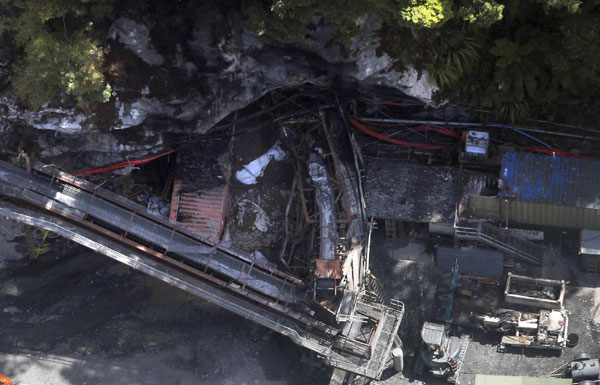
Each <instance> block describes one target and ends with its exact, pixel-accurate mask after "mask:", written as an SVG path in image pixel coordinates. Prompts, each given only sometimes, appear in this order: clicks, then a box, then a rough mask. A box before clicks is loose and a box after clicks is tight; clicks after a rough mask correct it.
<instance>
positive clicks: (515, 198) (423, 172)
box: [0, 87, 600, 384]
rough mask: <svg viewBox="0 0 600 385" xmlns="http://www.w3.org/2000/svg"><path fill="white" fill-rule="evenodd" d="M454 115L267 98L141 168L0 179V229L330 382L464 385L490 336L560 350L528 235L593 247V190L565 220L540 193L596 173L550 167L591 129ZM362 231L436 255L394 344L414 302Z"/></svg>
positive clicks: (580, 166) (402, 105) (360, 99)
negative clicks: (272, 341)
mask: <svg viewBox="0 0 600 385" xmlns="http://www.w3.org/2000/svg"><path fill="white" fill-rule="evenodd" d="M452 111H453V110H452V109H451V108H447V109H446V110H445V113H444V114H442V116H440V114H441V113H440V111H439V110H433V109H429V108H427V107H426V106H424V105H423V104H422V103H420V102H419V101H415V100H404V99H401V98H398V97H394V98H392V97H390V96H389V95H388V96H386V95H378V94H371V95H369V96H365V95H356V94H352V93H343V94H335V93H331V92H329V91H325V90H315V89H314V88H309V87H307V88H306V89H305V90H302V91H300V92H298V91H295V92H294V93H291V92H286V91H277V92H271V93H270V94H268V95H267V96H265V97H264V98H262V99H261V100H260V101H258V102H256V103H254V104H252V105H250V106H248V107H247V108H245V109H243V110H240V111H238V112H236V113H234V114H232V115H231V116H229V117H227V118H226V119H225V120H224V121H222V122H220V123H219V124H217V125H216V126H215V127H213V129H211V130H209V131H208V132H207V133H197V132H195V130H194V128H193V127H183V126H180V127H177V130H175V131H176V132H177V133H172V134H170V135H169V138H168V140H166V141H165V143H164V147H163V148H161V149H160V150H159V151H157V154H158V155H156V156H149V157H146V158H143V159H137V160H133V159H134V157H135V154H129V156H127V159H124V160H123V161H122V162H119V163H116V164H113V165H104V166H102V167H95V168H92V169H86V170H72V169H67V168H65V167H63V170H60V169H59V168H57V167H55V166H49V165H45V164H42V163H34V164H33V165H32V166H31V165H30V166H29V167H30V169H29V170H26V169H23V168H19V167H15V166H14V165H11V164H9V163H4V162H2V163H1V164H0V179H1V180H2V185H1V186H0V193H1V194H2V195H3V196H4V197H5V198H6V199H4V200H2V201H1V203H0V205H1V207H0V214H1V215H3V216H5V217H7V218H10V219H14V220H16V221H19V222H22V223H25V224H28V225H31V226H33V227H37V228H41V229H44V230H46V231H51V232H54V233H57V234H59V235H61V236H63V237H64V238H67V239H70V240H72V241H74V242H76V243H79V244H82V245H84V246H86V247H89V248H91V249H93V250H95V251H97V252H99V253H102V254H104V255H106V256H108V257H110V258H113V259H115V260H117V261H119V262H122V263H125V264H126V265H128V266H131V267H132V268H134V269H137V270H140V271H142V272H144V273H145V274H148V275H151V276H154V277H156V278H158V279H161V280H163V281H165V282H167V283H169V284H171V285H175V286H177V287H179V288H181V289H182V290H185V291H187V292H189V293H192V294H194V295H196V296H198V297H200V298H202V299H204V300H206V301H209V302H211V303H214V304H216V305H218V306H221V307H223V308H225V309H227V310H229V311H231V312H233V313H235V314H238V315H240V316H243V317H245V318H247V319H250V320H252V321H254V322H257V323H258V324H260V325H263V326H265V327H267V328H269V329H271V330H274V331H275V332H278V333H281V334H283V335H286V336H288V337H290V339H291V340H292V341H293V342H294V343H296V344H298V345H300V346H303V347H305V348H307V349H309V350H311V351H313V352H315V353H316V355H317V356H318V357H320V358H322V359H323V360H324V362H325V363H326V364H327V365H329V366H331V367H333V368H334V371H333V375H332V379H331V384H350V383H355V384H359V383H366V382H369V381H371V380H381V379H382V376H383V379H386V378H390V377H391V376H392V375H391V374H390V371H386V370H387V369H390V368H391V367H394V368H395V370H396V371H397V372H401V374H398V375H397V376H399V377H400V378H404V377H403V376H406V377H409V378H412V379H413V380H414V379H418V380H421V379H424V381H426V378H428V376H430V375H433V376H438V377H443V378H445V379H447V380H448V381H451V382H455V383H461V381H462V382H463V383H470V382H468V381H467V382H465V380H464V375H463V374H461V368H463V367H464V365H465V360H467V357H468V349H469V346H470V341H471V339H472V338H473V335H474V333H475V334H476V333H483V334H486V335H487V334H489V335H497V334H500V335H501V337H500V342H496V343H495V344H496V345H498V349H499V350H503V351H505V350H507V349H509V348H510V347H518V348H538V349H542V350H543V349H549V350H558V351H559V352H560V351H562V350H563V349H564V348H565V347H567V346H568V345H569V343H570V341H571V345H572V342H573V340H574V339H575V338H576V337H574V336H571V335H570V334H569V320H568V318H569V312H568V311H567V310H566V309H568V303H567V304H563V300H564V299H565V290H566V289H565V281H564V280H565V279H567V277H564V278H562V280H561V279H558V280H556V279H545V278H544V277H543V274H544V272H545V271H547V269H545V268H544V266H545V259H544V258H545V255H546V250H547V249H546V247H545V246H544V244H543V242H540V240H539V237H540V234H543V232H544V231H545V232H546V233H548V234H550V233H552V231H555V230H553V229H554V228H569V229H570V230H569V231H571V232H572V233H577V232H578V231H580V230H583V229H584V228H586V229H587V230H586V231H600V225H599V224H600V222H596V219H595V218H597V217H596V216H595V214H596V213H597V211H594V210H597V209H598V208H600V207H598V208H597V207H591V206H590V205H589V204H587V203H586V202H588V201H593V199H594V196H592V195H593V194H595V193H597V190H594V191H587V192H586V193H587V194H588V195H590V196H589V197H587V198H589V199H587V201H585V202H583V203H582V204H585V205H586V206H585V208H580V207H578V205H579V203H578V202H580V201H581V199H579V200H578V199H577V197H568V196H566V195H568V193H559V192H556V193H555V192H554V191H555V190H551V189H550V187H551V186H553V185H554V184H555V183H564V184H565V185H567V184H568V185H569V186H573V185H577V183H584V182H582V180H583V179H585V176H586V175H585V172H586V170H593V169H594V164H591V163H594V161H592V160H587V159H586V156H587V154H585V153H582V152H579V153H577V154H575V153H574V152H573V151H572V152H568V151H567V150H566V149H567V148H577V147H576V144H577V143H578V141H581V140H583V139H586V140H588V139H590V138H589V133H588V132H581V131H580V130H577V129H574V128H569V129H562V130H558V129H556V128H555V127H550V128H542V127H538V126H536V125H532V126H529V127H515V126H509V125H504V124H501V123H490V122H488V123H485V124H484V123H464V122H462V120H465V118H464V117H463V118H462V119H459V118H458V117H456V118H455V119H456V120H460V121H455V120H452V119H450V117H449V115H452V114H454V115H456V116H458V113H459V112H460V111H459V110H455V111H454V112H452ZM471 119H472V120H475V119H473V118H471ZM160 124H161V123H160V122H154V125H160ZM182 132H184V134H182ZM591 139H592V140H591V141H588V142H590V143H595V142H594V141H596V140H598V138H595V137H594V138H591ZM594 148H595V147H594V146H593V145H592V146H591V147H589V148H587V149H586V151H588V152H593V151H594ZM514 154H517V155H514ZM23 157H26V154H25V155H23V156H21V158H23ZM540 157H541V158H540ZM549 159H550V160H549ZM574 159H576V160H574ZM532 162H537V163H535V164H536V165H537V166H536V167H535V168H532V167H529V168H528V165H529V166H530V165H531V164H533V163H532ZM565 162H571V163H569V164H568V165H565V164H566V163H565ZM57 163H58V164H60V162H57ZM141 165H144V166H141ZM136 167H137V168H136ZM544 167H546V169H545V168H544ZM573 167H575V168H576V169H577V170H578V171H576V172H575V171H573ZM514 169H517V170H520V171H513V170H514ZM561 170H562V171H561ZM519 173H520V174H519ZM527 173H530V174H531V175H529V174H527ZM535 173H537V174H535ZM545 173H546V174H547V173H550V175H549V176H548V177H547V178H546V179H544V178H545V177H544V175H546V174H545ZM525 174H527V175H529V176H527V178H528V179H527V181H529V182H527V183H529V184H527V183H526V182H523V181H519V177H520V176H519V175H521V176H523V175H525ZM536 175H537V177H536ZM536 178H537V179H536ZM546 180H547V181H548V182H547V183H546V182H544V181H546ZM536 181H537V182H536ZM540 181H541V182H540ZM535 183H537V185H536V184H535ZM544 183H546V184H544ZM135 186H137V188H136V187H135ZM582 189H585V185H584V187H582ZM557 191H558V190H557ZM581 191H583V190H581ZM552 194H555V195H552ZM565 194H566V195H565ZM557 212H559V213H565V215H567V216H569V215H570V217H569V218H571V219H560V218H557V215H558V214H556V215H553V214H552V213H557ZM582 218H583V219H582ZM598 218H600V215H599V216H598ZM580 220H581V221H580ZM583 223H585V225H583ZM378 224H379V227H380V230H377V225H378ZM374 231H384V233H385V239H384V240H383V242H392V243H393V242H397V241H398V240H403V241H404V240H407V241H408V242H410V240H414V239H415V237H421V238H423V234H425V238H424V239H425V244H426V252H427V253H429V254H431V255H436V256H435V258H434V259H433V260H429V261H426V263H425V264H424V265H426V267H427V268H429V267H431V268H432V269H434V270H435V271H436V272H435V273H434V277H435V278H433V279H431V281H432V282H431V284H432V285H433V286H435V287H436V289H435V290H436V293H438V295H437V296H435V297H436V298H437V299H436V300H434V303H431V304H430V303H416V304H415V305H414V306H416V307H419V306H421V307H423V308H429V307H431V308H433V309H434V311H430V312H428V313H427V314H426V315H425V317H424V319H420V318H419V320H418V321H417V318H418V317H417V316H416V314H417V313H418V311H417V310H416V309H415V310H414V314H415V316H414V317H415V319H414V320H408V324H410V325H411V326H410V328H409V327H401V323H402V321H403V317H406V316H405V308H404V307H405V305H404V303H403V302H401V301H408V302H410V303H411V306H412V303H413V302H412V301H414V300H415V298H402V297H398V298H396V297H397V295H396V293H395V292H393V291H391V292H390V291H389V290H385V288H386V286H387V287H389V286H390V285H389V284H388V283H387V282H386V279H387V278H388V277H387V276H386V274H385V273H384V274H382V275H380V276H379V279H377V278H375V276H374V274H373V272H372V268H371V265H372V260H373V259H374V258H379V257H380V256H379V255H378V254H376V253H373V252H372V250H373V249H374V247H375V246H377V245H374V244H373V242H374V238H373V233H374ZM377 239H378V240H381V239H380V238H377ZM592 249H593V248H592V247H591V246H589V247H588V248H587V249H586V250H592ZM377 250H380V248H378V249H377ZM589 253H590V254H586V257H585V258H584V259H583V261H584V263H585V264H586V265H585V266H584V269H586V273H587V275H586V277H588V278H589V279H592V280H593V279H596V274H597V271H596V270H597V268H596V270H594V269H593V266H597V262H596V258H595V257H594V255H595V254H593V253H592V252H591V251H590V252H589ZM599 254H600V253H599ZM592 265H593V266H592ZM507 274H508V275H507ZM554 275H556V274H554ZM558 275H559V276H560V272H558ZM507 276H508V282H507V283H506V289H505V293H502V292H501V290H499V288H500V287H503V285H504V279H505V278H506V277H507ZM405 278H406V279H407V281H406V283H405V285H411V284H415V282H412V283H410V282H409V280H408V277H405ZM430 278H431V277H430ZM393 279H396V280H397V279H400V280H401V281H402V279H404V278H403V277H399V278H398V277H395V278H393ZM594 282H595V281H594ZM417 284H418V285H420V284H421V282H417ZM422 284H423V285H424V286H426V285H427V283H426V282H423V283H422ZM503 294H504V295H503ZM421 295H422V294H421ZM465 297H466V298H467V299H468V300H467V301H466V302H468V303H469V304H468V305H465V301H464V298H465ZM461 298H462V299H463V300H460V299H461ZM455 299H456V301H455ZM423 301H424V300H423ZM436 309H437V310H436ZM406 310H407V311H413V310H412V309H406ZM411 317H412V316H411ZM416 323H419V325H418V326H416ZM402 324H403V325H404V324H406V323H402ZM416 328H418V329H416ZM399 331H400V333H399ZM416 334H419V335H420V340H419V341H416V342H415V341H413V340H414V335H416ZM400 336H402V339H401V338H400ZM405 337H406V338H405ZM403 340H404V341H405V343H403ZM407 341H408V343H406V342H407ZM586 357H587V356H586ZM585 359H589V357H587V358H585ZM582 360H583V359H581V360H579V361H582ZM576 361H577V360H576ZM579 361H577V362H579ZM405 363H406V368H405V365H404V364H405ZM577 365H579V364H575V367H576V368H575V367H574V368H575V369H573V368H571V369H570V370H571V371H577V370H579V369H577V368H578V367H579V366H581V365H579V366H577ZM390 370H391V369H390ZM384 372H385V373H387V374H384ZM402 373H403V374H402ZM470 374H473V373H470ZM480 374H485V373H480ZM461 379H462V380H461ZM398 381H401V380H398ZM469 381H470V380H469ZM476 381H477V380H476ZM397 383H403V382H397ZM476 383H477V382H476Z"/></svg>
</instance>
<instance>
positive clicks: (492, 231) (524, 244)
mask: <svg viewBox="0 0 600 385" xmlns="http://www.w3.org/2000/svg"><path fill="white" fill-rule="evenodd" d="M476 223H477V227H476V228H474V227H466V226H458V225H455V226H454V231H455V235H456V236H457V237H458V238H463V239H476V240H481V241H483V242H485V243H487V244H489V245H491V246H494V247H496V248H499V249H501V250H504V251H506V252H508V253H510V254H513V255H515V256H517V257H519V258H520V259H522V260H523V261H525V262H529V263H532V264H535V265H540V264H541V256H539V255H536V251H537V250H538V249H537V247H536V245H533V244H531V243H530V242H529V241H527V240H526V239H521V238H520V237H517V236H514V235H513V234H508V233H506V232H503V231H502V230H501V229H499V228H495V227H493V226H492V225H490V224H489V223H487V222H483V221H476ZM500 238H505V240H506V238H508V239H511V240H512V241H513V242H515V243H517V244H518V245H515V244H510V243H508V242H506V241H505V240H501V239H500Z"/></svg>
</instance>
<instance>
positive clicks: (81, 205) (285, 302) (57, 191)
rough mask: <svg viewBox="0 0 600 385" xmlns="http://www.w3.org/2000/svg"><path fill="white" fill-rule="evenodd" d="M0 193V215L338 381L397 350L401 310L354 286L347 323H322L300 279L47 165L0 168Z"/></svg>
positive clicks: (380, 366)
mask: <svg viewBox="0 0 600 385" xmlns="http://www.w3.org/2000/svg"><path fill="white" fill-rule="evenodd" d="M0 195H1V196H4V197H6V198H9V199H4V200H1V201H0V215H2V216H3V217H7V218H10V219H12V220H15V221H18V222H21V223H24V224H27V225H30V226H35V227H38V228H42V229H45V230H48V231H51V232H55V233H57V234H59V235H61V236H62V237H65V238H67V239H69V240H71V241H74V242H76V243H79V244H81V245H84V246H86V247H88V248H90V249H92V250H94V251H96V252H98V253H101V254H103V255H105V256H108V257H110V258H112V259H114V260H116V261H119V262H121V263H124V264H126V265H128V266H130V267H132V268H134V269H136V270H138V271H140V272H142V273H144V274H148V275H150V276H153V277H156V278H158V279H160V280H162V281H164V282H166V283H168V284H171V285H174V286H176V287H178V288H180V289H182V290H184V291H186V292H188V293H191V294H193V295H196V296H198V297H200V298H201V299H203V300H206V301H208V302H211V303H213V304H216V305H218V306H220V307H222V308H224V309H227V310H229V311H231V312H233V313H235V314H237V315H240V316H242V317H244V318H247V319H249V320H252V321H254V322H256V323H258V324H260V325H263V326H265V327H267V328H269V329H272V330H274V331H276V332H278V333H281V334H283V335H285V336H288V337H289V338H290V339H291V340H292V341H293V342H294V343H296V344H298V345H300V346H303V347H305V348H307V349H310V350H312V351H314V352H316V353H317V354H318V355H319V356H321V357H323V358H324V360H325V362H326V363H327V364H328V365H330V366H333V367H334V368H337V371H338V373H339V371H340V370H341V371H344V372H347V373H349V374H350V375H351V376H355V375H358V376H364V377H367V378H371V379H379V378H380V376H381V374H382V372H383V370H384V369H386V368H387V367H389V366H390V364H391V354H390V352H391V350H392V348H393V347H394V346H397V345H399V344H401V342H400V341H399V338H398V336H397V331H398V327H399V325H400V322H401V320H402V316H403V313H404V308H403V305H402V304H401V303H399V302H395V301H393V302H390V303H386V304H383V303H378V302H377V301H376V300H374V299H373V298H372V297H371V296H369V295H367V293H365V292H363V291H360V290H356V288H354V289H353V290H347V293H342V296H343V297H344V299H343V300H342V301H340V303H342V304H343V305H344V306H345V308H349V309H351V311H345V313H344V315H345V318H344V319H341V318H340V319H338V320H337V321H336V320H335V317H325V316H323V314H324V313H325V314H327V313H328V312H329V313H333V314H335V313H336V309H322V308H320V306H321V305H320V304H319V303H318V302H316V301H315V300H314V299H313V296H312V295H311V294H309V291H310V287H309V285H308V284H307V283H305V282H304V281H303V280H302V279H300V278H298V277H295V276H293V275H291V274H289V273H287V272H284V271H282V270H280V269H278V268H277V266H276V265H274V264H271V263H267V262H264V261H260V260H257V259H255V258H254V254H253V253H249V252H246V251H241V250H237V249H235V248H233V247H229V246H226V245H222V244H216V243H211V242H210V241H209V240H207V239H202V238H201V237H199V236H198V235H197V234H194V233H192V232H190V231H189V230H187V229H186V228H185V227H183V226H181V225H178V224H173V223H170V222H168V221H167V220H164V219H162V218H159V217H155V216H153V215H151V214H149V213H148V212H147V211H146V209H145V207H143V206H140V205H138V204H136V203H134V202H132V201H130V200H128V199H125V198H123V197H121V196H120V195H117V194H115V193H113V192H111V191H108V190H106V189H103V188H102V187H100V186H97V185H94V184H92V183H90V182H87V181H85V180H84V179H81V178H78V177H74V176H72V175H70V174H67V173H64V172H62V171H60V170H58V169H57V168H55V167H52V166H48V165H43V164H36V165H34V167H33V170H32V171H31V172H28V171H26V170H24V169H21V168H19V167H16V166H14V165H11V164H9V163H5V162H0ZM341 306H342V305H340V307H341ZM338 313H339V312H338ZM346 313H347V314H346ZM357 329H359V330H360V333H354V334H351V333H350V331H351V330H355V331H356V330H357ZM357 336H360V337H357Z"/></svg>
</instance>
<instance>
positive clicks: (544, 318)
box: [479, 309, 569, 352]
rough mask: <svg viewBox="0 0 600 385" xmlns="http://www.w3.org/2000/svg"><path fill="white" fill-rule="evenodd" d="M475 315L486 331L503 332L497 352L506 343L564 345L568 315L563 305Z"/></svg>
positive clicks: (557, 347) (538, 346)
mask: <svg viewBox="0 0 600 385" xmlns="http://www.w3.org/2000/svg"><path fill="white" fill-rule="evenodd" d="M479 319H480V320H481V322H482V326H483V328H484V329H485V330H486V331H491V332H498V333H502V334H503V336H502V339H501V341H500V345H499V346H498V351H500V352H504V351H505V350H506V348H507V347H509V346H513V347H520V348H535V349H550V350H559V351H562V350H563V349H564V348H565V347H566V345H567V333H568V329H569V318H568V315H567V311H566V310H565V309H553V310H546V309H542V310H540V311H539V313H524V312H520V311H516V310H499V311H497V312H496V314H494V315H493V316H489V315H485V316H480V317H479Z"/></svg>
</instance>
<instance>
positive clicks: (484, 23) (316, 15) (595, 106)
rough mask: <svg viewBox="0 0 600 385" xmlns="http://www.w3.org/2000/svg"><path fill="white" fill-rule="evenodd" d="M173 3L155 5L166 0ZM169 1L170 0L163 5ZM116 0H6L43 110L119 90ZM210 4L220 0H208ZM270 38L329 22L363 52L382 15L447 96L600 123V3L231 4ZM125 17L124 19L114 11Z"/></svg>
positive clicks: (388, 33) (29, 84)
mask: <svg viewBox="0 0 600 385" xmlns="http://www.w3.org/2000/svg"><path fill="white" fill-rule="evenodd" d="M160 1H161V0H155V2H156V3H160ZM162 1H166V0H162ZM112 3H113V1H112V0H0V5H1V6H2V9H3V13H2V14H3V15H4V16H3V17H2V18H1V19H0V20H1V23H0V32H4V35H3V36H4V37H5V38H7V37H8V38H10V39H11V40H12V41H13V42H14V44H15V45H16V46H17V47H18V48H20V50H21V51H20V52H21V56H20V57H21V59H20V60H19V62H18V63H17V64H16V65H15V66H14V77H13V85H14V86H15V88H16V89H17V91H18V93H19V95H20V96H21V97H22V98H23V99H24V100H26V101H28V102H29V103H30V104H31V105H33V106H34V107H39V106H41V105H44V104H46V103H51V102H55V101H57V100H62V99H60V98H62V97H63V96H65V95H68V96H70V97H72V98H73V100H74V101H76V102H77V104H78V105H79V106H83V107H86V106H89V105H90V104H92V103H97V102H103V101H106V100H108V98H109V97H110V91H111V88H110V85H109V84H108V83H107V81H106V79H105V77H104V74H105V68H106V66H105V64H106V63H104V54H105V52H104V49H103V44H102V36H105V34H106V31H105V30H104V31H102V34H100V33H99V32H98V31H97V25H98V24H99V22H100V21H101V20H103V19H106V17H107V15H109V13H110V11H111V4H112ZM199 4H202V5H204V6H206V5H207V4H208V3H207V2H206V1H205V2H199ZM212 6H221V7H224V8H228V9H232V8H233V9H235V8H237V9H238V11H236V12H240V13H241V14H242V16H243V18H244V20H245V22H244V27H245V28H246V29H248V30H250V31H252V32H254V33H256V34H258V35H260V36H262V37H263V38H264V39H269V40H274V41H279V42H282V43H302V42H306V40H307V39H310V37H309V34H307V33H306V31H307V30H310V29H311V28H315V27H317V26H318V25H319V24H325V23H326V24H331V25H333V26H334V27H335V30H336V37H335V42H334V43H335V44H340V45H342V46H343V47H345V48H346V50H348V51H349V50H350V49H351V41H352V37H353V36H356V35H357V34H358V33H360V31H361V29H360V26H359V24H358V23H357V20H360V19H361V17H362V16H365V15H367V14H371V15H375V16H376V19H377V20H378V24H380V25H381V27H380V28H379V31H378V34H379V37H380V38H381V47H380V54H383V53H387V54H389V55H390V56H391V57H393V58H394V59H395V60H396V66H397V68H398V69H402V68H405V67H406V66H408V65H411V66H414V67H415V68H416V69H417V70H420V71H422V70H427V71H428V72H429V73H430V75H431V77H432V79H434V81H435V82H436V84H437V85H438V86H439V87H440V88H441V91H440V93H439V97H440V98H447V99H449V100H450V101H453V102H456V103H461V104H467V105H470V106H473V107H479V108H486V109H489V110H492V111H495V112H496V113H498V114H499V115H500V116H501V117H502V118H503V119H505V120H507V121H519V120H522V119H524V118H527V117H532V116H535V117H539V118H550V119H556V120H561V121H568V122H571V123H579V124H582V123H583V124H589V123H591V122H595V120H596V118H597V113H596V111H597V110H600V97H599V96H600V95H598V90H599V89H600V19H599V18H600V0H585V1H584V0H497V1H495V0H329V1H322V0H238V1H235V0H230V1H227V2H216V1H215V2H213V5H212ZM113 17H114V15H113Z"/></svg>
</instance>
